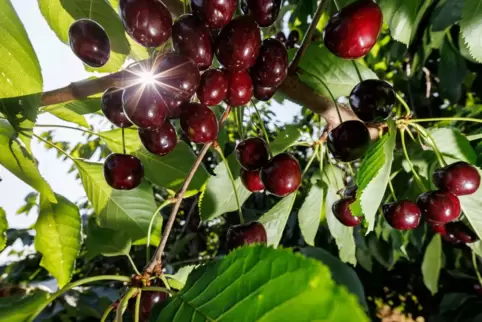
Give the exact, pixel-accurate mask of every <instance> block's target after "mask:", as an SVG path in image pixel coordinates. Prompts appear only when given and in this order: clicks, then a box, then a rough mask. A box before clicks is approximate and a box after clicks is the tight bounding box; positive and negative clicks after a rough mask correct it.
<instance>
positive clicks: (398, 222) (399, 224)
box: [382, 200, 422, 230]
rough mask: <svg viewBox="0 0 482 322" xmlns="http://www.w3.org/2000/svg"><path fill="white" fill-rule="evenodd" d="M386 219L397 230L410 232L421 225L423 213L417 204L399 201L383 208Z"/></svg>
mask: <svg viewBox="0 0 482 322" xmlns="http://www.w3.org/2000/svg"><path fill="white" fill-rule="evenodd" d="M382 209H383V215H384V216H385V219H386V220H387V222H388V223H389V224H390V226H392V227H393V228H395V229H398V230H410V229H414V228H416V227H417V226H418V224H419V223H420V217H421V216H422V213H421V211H420V209H419V208H418V206H417V204H416V203H415V202H412V201H410V200H399V201H395V202H392V203H390V204H386V205H384V206H383V208H382Z"/></svg>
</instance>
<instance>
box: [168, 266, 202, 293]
mask: <svg viewBox="0 0 482 322" xmlns="http://www.w3.org/2000/svg"><path fill="white" fill-rule="evenodd" d="M195 268H196V266H195V265H188V266H184V267H181V268H180V269H179V270H178V271H177V273H176V274H174V275H173V276H172V277H173V278H172V279H169V280H168V281H169V285H170V286H171V287H174V288H175V289H178V290H182V288H183V287H184V285H186V282H187V279H188V277H189V275H190V274H191V272H192V271H193V270H194V269H195Z"/></svg>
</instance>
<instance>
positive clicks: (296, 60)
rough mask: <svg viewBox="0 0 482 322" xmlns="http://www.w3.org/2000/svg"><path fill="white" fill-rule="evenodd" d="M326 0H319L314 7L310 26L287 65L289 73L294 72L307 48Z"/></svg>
mask: <svg viewBox="0 0 482 322" xmlns="http://www.w3.org/2000/svg"><path fill="white" fill-rule="evenodd" d="M327 2H328V1H327V0H321V1H320V4H319V5H318V8H317V9H316V12H315V15H314V16H313V20H312V21H311V23H310V26H309V27H308V30H306V33H305V36H304V37H303V40H302V41H301V46H300V48H298V50H297V51H296V54H295V57H294V58H293V60H292V61H291V64H290V67H289V73H290V74H292V75H294V74H296V70H297V69H298V65H299V63H300V61H301V58H302V57H303V55H304V54H305V52H306V50H307V49H308V46H309V45H310V43H311V38H312V37H313V32H314V31H315V29H316V26H317V25H318V22H319V21H320V19H321V16H322V15H323V11H324V10H325V5H326V3H327Z"/></svg>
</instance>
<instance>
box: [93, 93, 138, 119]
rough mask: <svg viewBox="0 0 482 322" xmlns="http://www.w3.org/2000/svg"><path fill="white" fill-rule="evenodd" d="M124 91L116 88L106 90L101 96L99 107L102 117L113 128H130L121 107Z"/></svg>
mask: <svg viewBox="0 0 482 322" xmlns="http://www.w3.org/2000/svg"><path fill="white" fill-rule="evenodd" d="M123 94H124V90H122V89H120V88H116V87H111V88H108V89H107V90H106V91H105V92H104V94H102V99H101V105H100V108H101V109H102V113H104V116H105V117H106V118H107V119H108V120H109V121H110V122H111V123H112V124H114V125H115V126H118V127H120V128H127V127H130V126H132V123H131V121H129V119H128V118H127V116H126V115H125V113H124V108H123V107H122V95H123Z"/></svg>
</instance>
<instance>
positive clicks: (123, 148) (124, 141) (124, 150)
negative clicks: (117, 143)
mask: <svg viewBox="0 0 482 322" xmlns="http://www.w3.org/2000/svg"><path fill="white" fill-rule="evenodd" d="M121 132H122V151H123V153H124V154H126V136H125V133H124V128H122V131H121Z"/></svg>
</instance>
